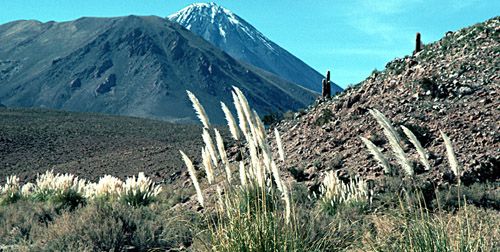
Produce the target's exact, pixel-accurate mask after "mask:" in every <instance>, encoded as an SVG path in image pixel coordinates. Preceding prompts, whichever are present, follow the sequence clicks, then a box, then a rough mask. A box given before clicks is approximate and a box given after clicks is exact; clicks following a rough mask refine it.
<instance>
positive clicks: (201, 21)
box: [168, 3, 342, 93]
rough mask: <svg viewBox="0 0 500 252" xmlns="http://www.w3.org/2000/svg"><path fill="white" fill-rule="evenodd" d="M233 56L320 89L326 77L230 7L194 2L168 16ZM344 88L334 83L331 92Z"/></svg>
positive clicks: (286, 78)
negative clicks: (270, 38) (267, 36)
mask: <svg viewBox="0 0 500 252" xmlns="http://www.w3.org/2000/svg"><path fill="white" fill-rule="evenodd" d="M168 19H170V20H172V21H175V22H177V23H179V24H181V25H182V26H184V27H186V29H188V30H190V31H192V32H194V33H196V34H198V35H200V36H201V37H203V38H204V39H205V40H207V41H209V42H210V43H212V44H213V45H214V46H216V47H218V48H220V49H221V50H223V51H224V52H226V53H228V54H229V55H231V56H232V57H233V58H235V59H237V60H240V61H243V62H246V63H248V64H251V65H254V66H256V67H259V68H262V69H264V70H266V71H268V72H271V73H274V74H276V75H278V76H280V77H281V78H283V79H285V80H288V81H290V82H293V83H296V84H298V85H301V86H303V87H305V88H308V89H310V90H314V91H316V92H321V80H322V79H323V76H322V75H321V74H319V73H318V72H317V71H316V70H314V69H312V68H311V67H310V66H308V65H307V64H306V63H304V62H303V61H301V60H300V59H298V58H297V57H295V56H293V55H292V54H291V53H289V52H287V51H286V50H285V49H283V48H281V47H280V46H278V45H277V44H275V43H274V42H272V41H271V40H269V39H268V38H266V37H265V36H264V35H263V34H262V33H260V32H259V31H258V30H257V29H255V27H253V26H252V25H250V24H249V23H248V22H246V21H245V20H243V19H242V18H241V17H239V16H238V15H236V14H234V13H232V12H231V11H230V10H228V9H225V8H223V7H221V6H218V5H216V4H214V3H195V4H191V5H189V6H187V7H185V8H184V9H182V10H180V11H178V12H176V13H174V14H172V15H170V16H168ZM340 91H342V88H340V87H339V86H337V85H333V86H332V93H336V92H340Z"/></svg>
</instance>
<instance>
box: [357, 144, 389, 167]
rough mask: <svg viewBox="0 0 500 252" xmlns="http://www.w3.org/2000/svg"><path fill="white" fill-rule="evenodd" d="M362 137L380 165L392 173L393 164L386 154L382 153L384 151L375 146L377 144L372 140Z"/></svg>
mask: <svg viewBox="0 0 500 252" xmlns="http://www.w3.org/2000/svg"><path fill="white" fill-rule="evenodd" d="M360 138H361V141H363V143H364V144H365V145H366V148H368V151H370V153H371V154H372V155H373V157H374V158H375V160H377V161H378V163H379V164H380V166H382V168H384V172H385V173H386V174H389V173H391V166H390V165H389V161H387V159H386V158H385V156H384V154H382V151H380V149H379V148H378V147H377V146H375V144H373V143H372V142H371V141H370V140H368V139H366V138H364V137H360Z"/></svg>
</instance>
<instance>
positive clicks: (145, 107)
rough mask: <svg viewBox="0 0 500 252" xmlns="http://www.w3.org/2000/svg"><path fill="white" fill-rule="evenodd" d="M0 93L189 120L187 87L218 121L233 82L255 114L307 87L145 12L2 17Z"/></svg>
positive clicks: (39, 103) (26, 100)
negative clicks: (57, 18) (51, 18)
mask: <svg viewBox="0 0 500 252" xmlns="http://www.w3.org/2000/svg"><path fill="white" fill-rule="evenodd" d="M0 45H1V46H0V101H1V103H2V104H3V105H5V106H7V107H46V108H56V109H63V110H69V111H87V112H100V113H108V114H118V115H130V116H139V117H148V118H159V119H164V120H169V121H181V122H187V121H194V118H195V114H194V113H193V111H192V109H191V104H190V103H189V101H188V99H187V96H186V92H185V90H186V89H188V90H191V91H193V93H195V94H196V95H197V96H198V98H199V99H200V100H201V101H202V102H203V104H205V106H206V109H207V112H208V114H209V115H210V117H211V118H212V120H213V121H214V122H215V123H223V122H224V120H223V114H222V112H221V110H220V103H219V101H220V100H221V99H222V100H223V101H226V102H228V101H229V100H230V99H231V93H230V92H229V90H230V89H231V86H232V85H236V86H239V87H240V88H241V89H242V90H243V92H245V93H246V94H247V96H248V97H249V100H250V103H252V104H253V106H254V107H255V108H256V110H257V111H258V112H259V113H260V114H261V115H263V114H267V113H270V112H271V111H273V112H284V111H287V110H295V109H298V108H301V107H304V106H307V105H308V104H310V103H312V102H313V101H314V98H315V94H313V92H311V91H309V90H306V89H305V88H302V87H299V86H297V85H295V84H292V83H290V82H286V81H284V80H283V79H280V78H278V77H276V76H274V75H271V74H269V73H268V72H265V71H263V70H260V69H256V68H250V67H248V66H246V65H245V64H242V63H240V62H238V61H237V60H235V59H233V58H232V57H230V56H229V55H227V54H226V53H224V52H222V51H221V50H219V49H217V48H216V47H214V46H212V45H211V44H210V43H208V42H206V41H205V40H203V39H202V38H200V37H199V36H197V35H195V34H193V33H192V32H190V31H188V30H186V29H184V28H183V27H182V26H180V25H178V24H176V23H174V22H170V21H168V20H167V19H164V18H160V17H154V16H148V17H139V16H127V17H117V18H80V19H78V20H75V21H70V22H62V23H57V22H47V23H41V22H38V21H15V22H11V23H7V24H4V25H0Z"/></svg>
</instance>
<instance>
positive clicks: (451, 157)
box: [440, 131, 460, 181]
mask: <svg viewBox="0 0 500 252" xmlns="http://www.w3.org/2000/svg"><path fill="white" fill-rule="evenodd" d="M440 132H441V137H443V140H444V146H445V147H446V155H447V157H448V162H449V163H450V169H451V171H453V173H454V174H455V176H457V178H458V181H460V165H459V164H458V160H457V156H456V155H455V152H454V151H453V145H452V144H451V141H450V138H449V137H448V136H447V135H446V134H445V133H444V132H442V131H440Z"/></svg>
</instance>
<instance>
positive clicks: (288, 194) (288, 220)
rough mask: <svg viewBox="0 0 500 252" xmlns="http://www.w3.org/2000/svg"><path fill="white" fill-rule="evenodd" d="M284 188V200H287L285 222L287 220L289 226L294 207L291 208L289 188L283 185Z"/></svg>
mask: <svg viewBox="0 0 500 252" xmlns="http://www.w3.org/2000/svg"><path fill="white" fill-rule="evenodd" d="M282 188H283V199H284V200H285V220H286V224H289V223H290V215H291V213H292V210H291V209H292V207H291V203H290V193H289V191H288V188H287V186H286V185H285V184H284V183H283V184H282Z"/></svg>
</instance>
